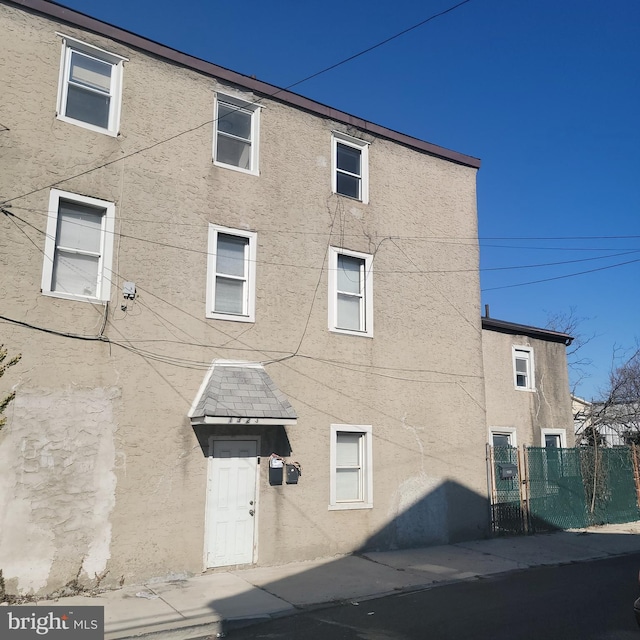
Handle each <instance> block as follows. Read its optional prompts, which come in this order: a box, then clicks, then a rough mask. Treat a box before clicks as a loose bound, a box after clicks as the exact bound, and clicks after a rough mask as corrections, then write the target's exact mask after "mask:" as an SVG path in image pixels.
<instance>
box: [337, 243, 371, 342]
mask: <svg viewBox="0 0 640 640" xmlns="http://www.w3.org/2000/svg"><path fill="white" fill-rule="evenodd" d="M372 267H373V256H372V255H370V254H367V253H358V252H356V251H347V250H345V249H337V248H336V247H329V305H328V307H329V329H330V330H331V331H339V332H341V333H350V334H353V335H363V336H368V337H373V273H372Z"/></svg>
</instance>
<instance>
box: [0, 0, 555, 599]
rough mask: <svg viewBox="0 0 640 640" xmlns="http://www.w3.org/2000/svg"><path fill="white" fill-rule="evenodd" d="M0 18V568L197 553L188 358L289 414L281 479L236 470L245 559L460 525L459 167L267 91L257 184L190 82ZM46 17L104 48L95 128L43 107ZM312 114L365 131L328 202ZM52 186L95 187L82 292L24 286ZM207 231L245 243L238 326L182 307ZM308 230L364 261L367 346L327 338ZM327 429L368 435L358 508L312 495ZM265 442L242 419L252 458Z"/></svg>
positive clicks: (466, 520)
mask: <svg viewBox="0 0 640 640" xmlns="http://www.w3.org/2000/svg"><path fill="white" fill-rule="evenodd" d="M0 24H1V28H2V32H3V34H4V36H3V58H4V64H3V65H2V67H1V69H0V83H1V85H2V87H3V100H2V104H1V105H0V123H2V124H3V125H4V126H5V127H7V128H8V131H4V132H2V133H0V144H2V160H1V162H2V171H0V199H11V211H12V212H13V213H15V214H16V216H19V217H20V220H17V219H13V220H12V219H9V218H8V217H6V216H2V217H0V225H1V227H0V298H1V299H2V300H3V311H2V314H3V315H5V316H6V317H8V318H11V319H13V320H16V321H18V322H20V323H26V325H25V324H22V325H21V324H16V323H9V322H3V323H2V324H1V325H0V333H1V339H0V342H3V343H5V344H6V345H7V346H8V347H9V348H10V350H11V351H12V352H20V353H22V355H23V358H22V361H21V362H20V364H19V365H18V366H17V367H14V368H13V369H12V370H11V371H10V375H9V374H8V375H7V376H5V378H4V379H3V381H2V384H3V385H4V386H5V387H6V386H7V385H15V386H16V389H17V397H16V400H15V402H14V403H13V404H12V405H11V406H10V408H9V410H8V412H7V415H8V418H9V420H8V424H7V426H6V427H5V429H4V431H3V432H2V433H0V469H2V471H0V507H1V508H2V509H3V513H4V514H6V517H5V518H4V519H3V521H2V523H1V526H2V530H1V531H0V568H3V569H4V576H5V579H6V580H7V582H8V584H9V585H10V586H11V587H12V588H14V589H16V590H19V591H21V592H29V591H33V592H38V591H39V592H46V591H47V590H51V589H53V588H55V587H57V586H59V585H60V584H63V583H65V582H67V581H68V580H70V579H72V578H74V577H75V575H76V572H77V570H78V568H79V567H80V566H82V568H83V570H82V572H81V577H82V578H83V579H85V580H88V579H90V578H93V577H94V574H96V573H97V574H101V573H103V572H104V571H109V574H108V577H107V578H106V579H105V582H104V584H109V583H110V584H115V583H116V582H117V581H118V580H119V579H120V577H121V576H122V577H124V580H125V582H126V583H131V582H139V581H141V580H143V579H149V578H154V577H166V576H168V575H189V574H193V573H197V572H199V571H202V570H203V548H204V513H205V489H206V477H207V460H206V457H205V455H204V453H203V450H202V448H201V446H200V443H199V442H198V439H197V437H196V435H195V434H194V431H193V429H192V427H191V426H190V424H189V421H188V419H187V417H186V416H187V412H188V410H189V407H190V405H191V402H192V401H193V399H194V397H195V395H196V393H197V391H198V388H199V385H200V383H201V382H202V379H203V376H204V374H205V370H206V367H207V366H208V364H209V363H210V362H211V361H212V360H213V359H214V358H228V359H241V360H248V361H262V362H271V361H274V360H275V361H276V362H273V363H272V364H268V365H267V370H268V372H269V374H270V376H271V377H272V378H273V380H274V381H275V382H276V383H277V384H278V386H279V387H280V389H281V390H282V391H283V392H284V393H285V394H286V395H287V396H288V398H289V400H290V401H291V403H292V404H293V406H294V407H295V409H296V411H297V413H298V416H299V420H298V424H297V425H295V426H291V427H287V429H286V433H287V436H288V439H289V443H290V446H291V460H296V461H298V462H300V464H301V465H302V468H303V475H302V477H301V479H300V482H299V484H298V485H291V486H287V485H283V486H282V487H270V486H269V485H268V481H267V465H266V464H265V463H264V462H263V463H262V464H261V466H260V478H261V480H260V482H261V485H260V491H259V498H258V508H259V514H258V515H259V520H258V522H259V528H258V532H257V533H258V537H257V539H258V546H257V555H256V558H257V562H258V563H260V564H275V563H282V562H287V561H293V560H300V559H308V558H316V557H323V556H329V555H333V554H340V553H347V552H349V551H352V550H354V549H357V548H359V547H362V546H378V547H387V548H388V547H392V546H407V545H415V544H429V543H446V542H450V541H455V540H459V539H464V538H473V537H480V536H482V535H484V534H485V533H486V530H487V516H488V507H487V505H486V469H485V462H484V443H485V441H486V424H487V423H486V420H485V413H484V397H485V391H484V384H483V375H482V347H481V328H480V310H479V280H478V271H477V269H478V246H477V242H476V241H475V240H465V241H464V242H460V238H465V239H469V238H475V237H477V227H476V194H475V180H476V171H475V170H474V169H472V168H469V167H465V166H462V165H458V164H454V163H452V162H449V161H445V160H442V159H439V158H436V157H432V156H430V155H427V154H424V153H420V152H417V151H415V150H412V149H410V148H407V147H404V146H401V145H399V144H397V143H393V142H391V141H389V140H385V139H382V138H376V137H373V136H371V135H369V134H364V133H360V132H358V131H355V130H350V128H349V127H347V126H345V125H344V124H341V123H337V122H333V121H330V120H325V119H321V118H319V117H317V116H314V115H312V114H310V113H306V112H303V111H300V110H296V109H293V108H292V107H290V106H287V105H285V104H281V103H279V102H277V101H275V100H269V99H265V100H264V102H263V104H264V108H263V110H262V114H261V135H260V175H259V176H252V175H246V174H243V173H240V172H235V171H231V170H228V169H224V168H220V167H217V166H215V165H214V164H213V163H212V160H211V149H212V132H213V128H212V124H211V120H212V116H213V96H214V92H215V91H216V90H218V89H220V88H221V87H220V86H219V84H218V83H217V82H216V81H215V80H214V79H212V78H208V77H204V76H202V75H199V74H198V73H196V72H194V71H191V70H188V69H183V68H179V67H178V66H176V65H173V64H167V63H165V62H163V61H162V60H159V59H156V58H153V57H151V56H149V55H145V54H144V53H142V52H140V51H137V50H134V49H131V48H128V47H125V46H123V45H121V44H119V43H114V42H110V41H108V40H105V39H103V38H101V37H99V36H97V35H94V34H85V33H82V32H80V31H79V30H77V29H75V28H73V27H70V26H67V25H63V24H56V23H54V22H51V21H49V20H47V19H45V18H43V17H39V16H37V15H33V14H30V13H27V12H24V11H21V10H18V9H16V8H12V7H10V6H8V5H5V4H0ZM56 31H59V32H62V33H65V34H68V35H70V36H75V37H77V38H78V39H81V40H83V41H85V42H88V43H91V44H95V45H97V46H100V47H102V48H104V49H106V50H108V51H111V52H113V53H115V54H119V55H122V56H125V57H127V58H128V60H129V61H128V62H127V63H126V64H125V67H124V99H123V104H122V116H121V127H120V135H119V136H118V137H109V136H106V135H102V134H99V133H94V132H91V131H89V130H87V129H84V128H82V127H79V126H74V125H73V124H69V123H66V122H62V121H60V120H58V119H57V118H56V115H55V110H56V95H57V84H58V75H59V65H60V50H61V41H60V38H59V37H58V36H56ZM247 98H248V99H253V98H254V96H252V95H247ZM199 125H202V126H199ZM332 130H339V131H343V132H347V133H353V134H354V135H356V136H358V137H360V138H362V139H365V140H367V141H369V142H370V143H371V146H370V151H369V159H370V160H369V161H370V167H369V168H370V171H369V173H370V202H369V204H367V205H363V204H362V203H359V202H356V201H353V200H349V199H346V198H342V197H339V196H335V195H332V194H331V145H330V141H331V131H332ZM183 132H185V133H183ZM177 134H181V135H179V136H178V137H175V138H173V139H171V140H169V141H168V142H163V141H164V140H168V139H170V138H172V137H173V136H176V135H177ZM156 143H158V144H157V145H156ZM154 145H155V146H154ZM73 176H76V177H73ZM53 185H55V186H56V188H59V189H63V190H66V191H70V192H72V193H76V194H82V195H87V196H91V197H95V198H101V199H104V200H107V201H110V202H115V204H116V237H115V243H114V263H113V287H112V291H111V303H110V304H109V305H108V307H105V306H103V305H94V304H88V303H86V302H79V301H72V300H63V299H58V298H54V297H48V296H45V295H42V294H41V293H40V281H41V274H42V263H43V253H42V251H43V248H44V230H45V228H46V211H47V206H48V202H49V193H50V187H51V186H53ZM209 223H215V224H220V225H224V226H228V227H232V228H238V229H250V230H253V231H256V232H257V234H258V257H257V260H258V265H257V267H258V268H257V303H256V322H255V324H246V323H234V322H224V321H216V320H208V319H206V318H205V293H206V276H207V270H206V252H207V231H208V224H209ZM451 239H454V240H455V241H454V242H453V243H452V242H449V241H448V240H451ZM330 245H333V246H342V247H344V248H346V249H350V250H356V251H363V252H368V253H371V254H374V255H375V259H374V275H373V277H374V324H375V329H374V331H375V335H374V338H373V339H369V338H363V337H354V336H347V335H338V334H335V333H331V332H329V331H328V330H327V272H326V256H327V249H328V247H329V246H330ZM124 281H133V282H135V283H136V286H137V294H138V295H137V298H136V300H134V301H128V302H127V303H126V309H122V308H121V305H124V304H125V301H124V300H123V298H122V294H121V285H122V282H124ZM103 323H104V330H103V331H102V333H101V329H102V326H103ZM29 325H30V326H29ZM33 327H42V328H46V329H49V330H52V331H55V332H62V333H70V334H74V335H79V336H90V337H97V336H99V335H101V336H102V337H103V340H104V341H98V340H95V341H83V340H79V339H74V338H72V337H61V336H59V335H52V334H47V333H43V332H40V331H37V330H35V329H34V328H33ZM292 354H295V356H294V357H292V358H290V359H286V360H282V361H280V362H277V360H278V359H280V358H283V357H284V356H288V355H292ZM461 354H464V357H461ZM539 397H542V395H541V394H539ZM332 423H345V424H364V425H372V427H373V459H374V480H373V495H374V499H373V502H374V508H373V509H365V510H359V511H329V510H328V508H327V506H328V502H329V435H330V425H331V424H332ZM275 444H277V441H274V440H273V438H271V436H269V435H268V434H266V433H265V434H263V436H262V446H261V455H262V456H268V455H269V453H271V450H270V447H271V446H272V445H275ZM18 532H25V533H24V534H22V533H18ZM17 559H22V560H21V561H19V560H17Z"/></svg>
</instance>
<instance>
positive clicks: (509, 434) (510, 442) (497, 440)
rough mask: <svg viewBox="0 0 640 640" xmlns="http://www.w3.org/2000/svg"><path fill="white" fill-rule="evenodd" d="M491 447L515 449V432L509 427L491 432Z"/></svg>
mask: <svg viewBox="0 0 640 640" xmlns="http://www.w3.org/2000/svg"><path fill="white" fill-rule="evenodd" d="M491 446H493V447H515V446H516V430H515V429H512V428H511V427H509V428H506V427H503V428H501V429H492V430H491Z"/></svg>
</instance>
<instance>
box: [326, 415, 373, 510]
mask: <svg viewBox="0 0 640 640" xmlns="http://www.w3.org/2000/svg"><path fill="white" fill-rule="evenodd" d="M372 449H373V447H372V428H371V426H370V425H346V424H332V425H331V451H330V456H329V457H330V465H331V470H330V472H331V481H330V490H329V509H370V508H371V507H373V466H372Z"/></svg>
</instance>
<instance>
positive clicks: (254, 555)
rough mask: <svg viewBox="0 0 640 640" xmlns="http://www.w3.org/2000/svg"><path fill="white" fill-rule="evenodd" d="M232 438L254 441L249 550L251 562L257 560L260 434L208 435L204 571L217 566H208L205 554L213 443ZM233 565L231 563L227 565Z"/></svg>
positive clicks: (207, 536) (204, 548)
mask: <svg viewBox="0 0 640 640" xmlns="http://www.w3.org/2000/svg"><path fill="white" fill-rule="evenodd" d="M233 440H251V441H253V442H255V443H256V477H255V482H256V485H255V486H256V496H255V500H254V507H255V509H254V512H255V513H254V516H253V549H252V550H251V563H250V564H255V563H256V562H257V561H258V531H259V530H260V528H259V527H258V519H259V517H260V444H261V439H260V436H254V435H251V436H248V435H247V436H242V435H233V436H225V435H219V436H209V447H208V449H209V450H208V455H207V476H206V483H205V500H204V541H203V542H204V544H203V549H202V566H203V569H204V571H207V570H209V569H215V568H217V567H208V566H207V554H208V547H207V545H208V542H209V479H210V477H211V474H212V473H213V469H212V467H213V459H214V458H213V443H214V442H217V441H222V442H226V441H233ZM229 566H233V565H229Z"/></svg>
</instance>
